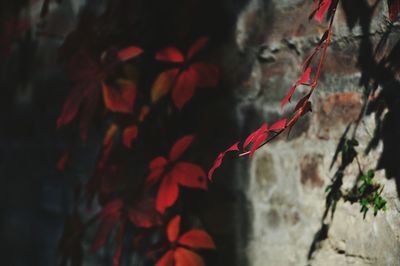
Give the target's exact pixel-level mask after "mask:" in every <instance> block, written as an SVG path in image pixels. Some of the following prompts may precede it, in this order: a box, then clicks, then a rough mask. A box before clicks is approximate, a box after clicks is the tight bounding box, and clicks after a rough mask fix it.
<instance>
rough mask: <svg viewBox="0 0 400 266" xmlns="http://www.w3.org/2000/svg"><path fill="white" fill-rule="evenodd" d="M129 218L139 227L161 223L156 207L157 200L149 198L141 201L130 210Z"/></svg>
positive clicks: (148, 226)
mask: <svg viewBox="0 0 400 266" xmlns="http://www.w3.org/2000/svg"><path fill="white" fill-rule="evenodd" d="M128 218H129V220H130V221H131V222H132V223H133V224H134V225H136V226H138V227H143V228H150V227H153V226H156V225H159V224H160V223H161V220H160V216H159V215H158V213H157V211H156V208H155V200H154V199H151V198H148V199H143V200H141V201H139V202H138V203H137V204H135V205H134V206H132V208H130V209H129V211H128Z"/></svg>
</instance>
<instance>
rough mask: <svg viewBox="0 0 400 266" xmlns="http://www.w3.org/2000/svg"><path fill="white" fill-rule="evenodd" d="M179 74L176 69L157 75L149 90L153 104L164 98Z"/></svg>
mask: <svg viewBox="0 0 400 266" xmlns="http://www.w3.org/2000/svg"><path fill="white" fill-rule="evenodd" d="M178 74H179V69H178V68H173V69H170V70H167V71H164V72H162V73H161V74H159V75H158V77H157V79H156V81H155V82H154V84H153V87H152V88H151V102H152V103H155V102H157V101H158V100H159V99H161V98H162V97H163V96H165V95H166V94H167V93H168V92H169V91H170V90H171V89H172V87H173V86H174V84H175V81H176V78H177V76H178Z"/></svg>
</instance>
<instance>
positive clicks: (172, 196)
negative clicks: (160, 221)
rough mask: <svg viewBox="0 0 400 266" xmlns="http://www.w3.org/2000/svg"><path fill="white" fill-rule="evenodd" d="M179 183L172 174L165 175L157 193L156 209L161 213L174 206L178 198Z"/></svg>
mask: <svg viewBox="0 0 400 266" xmlns="http://www.w3.org/2000/svg"><path fill="white" fill-rule="evenodd" d="M178 194H179V187H178V182H177V180H176V179H175V178H174V176H173V175H171V174H166V175H164V177H163V179H162V181H161V184H160V187H159V189H158V193H157V200H156V207H157V210H158V211H159V212H160V213H164V212H165V210H166V208H168V207H170V206H172V205H173V204H174V203H175V201H176V200H177V198H178Z"/></svg>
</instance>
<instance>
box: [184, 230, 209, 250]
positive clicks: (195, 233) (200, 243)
mask: <svg viewBox="0 0 400 266" xmlns="http://www.w3.org/2000/svg"><path fill="white" fill-rule="evenodd" d="M178 243H179V244H182V245H185V246H188V247H191V248H209V249H215V244H214V241H213V240H212V238H211V236H210V235H209V234H208V233H207V232H205V231H204V230H198V229H192V230H190V231H189V232H187V233H185V234H183V235H182V236H181V237H180V238H179V240H178Z"/></svg>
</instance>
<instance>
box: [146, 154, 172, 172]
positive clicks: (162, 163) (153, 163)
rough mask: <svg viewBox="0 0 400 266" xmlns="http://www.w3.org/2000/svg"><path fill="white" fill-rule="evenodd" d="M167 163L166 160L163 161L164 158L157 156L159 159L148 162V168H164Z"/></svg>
mask: <svg viewBox="0 0 400 266" xmlns="http://www.w3.org/2000/svg"><path fill="white" fill-rule="evenodd" d="M167 163H168V161H167V159H165V157H163V156H159V157H156V158H154V159H153V160H152V161H151V162H150V164H149V168H150V170H154V169H160V168H164V167H165V166H166V165H167Z"/></svg>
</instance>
